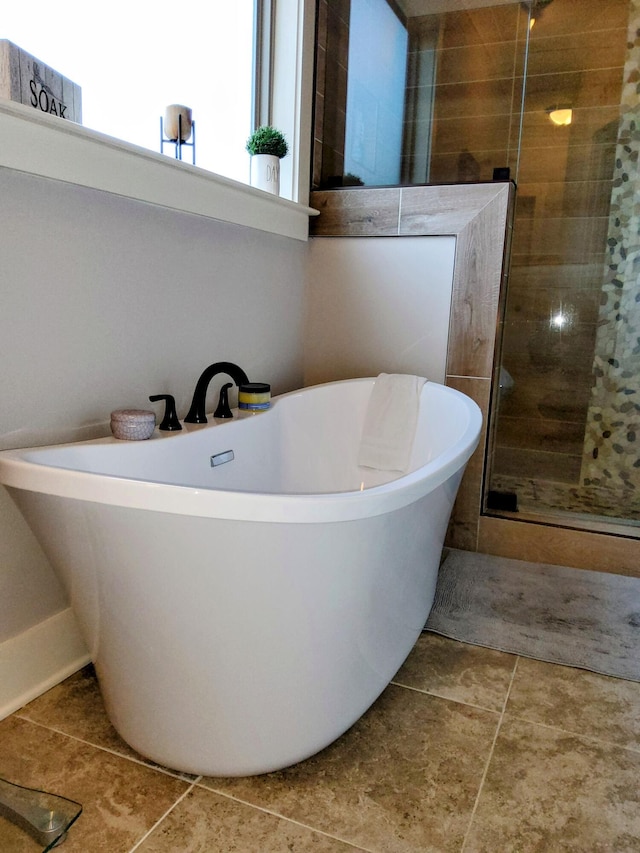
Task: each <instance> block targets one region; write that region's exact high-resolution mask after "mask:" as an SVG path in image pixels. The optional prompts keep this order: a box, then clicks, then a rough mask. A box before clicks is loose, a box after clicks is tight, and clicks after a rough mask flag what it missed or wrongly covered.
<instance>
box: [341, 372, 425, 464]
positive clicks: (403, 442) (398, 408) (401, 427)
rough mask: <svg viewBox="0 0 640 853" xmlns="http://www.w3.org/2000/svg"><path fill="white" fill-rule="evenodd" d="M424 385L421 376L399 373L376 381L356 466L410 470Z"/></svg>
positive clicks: (382, 375) (385, 374) (389, 374)
mask: <svg viewBox="0 0 640 853" xmlns="http://www.w3.org/2000/svg"><path fill="white" fill-rule="evenodd" d="M425 382H426V380H425V379H423V378H422V377H421V376H406V375H404V374H401V373H381V374H380V375H379V376H378V377H377V379H376V381H375V382H374V385H373V389H372V391H371V396H370V398H369V404H368V407H367V411H366V414H365V419H364V426H363V429H362V437H361V439H360V449H359V453H358V465H362V466H364V467H366V468H376V469H378V470H380V471H402V472H406V471H408V470H409V462H410V460H411V450H412V448H413V439H414V436H415V432H416V424H417V422H418V409H419V407H420V393H421V391H422V386H423V385H424V383H425Z"/></svg>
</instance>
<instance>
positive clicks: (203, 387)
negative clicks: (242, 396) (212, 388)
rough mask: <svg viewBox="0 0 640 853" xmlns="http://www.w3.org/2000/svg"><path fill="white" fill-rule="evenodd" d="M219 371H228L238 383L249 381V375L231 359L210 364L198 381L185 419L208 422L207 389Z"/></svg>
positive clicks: (193, 421) (188, 421)
mask: <svg viewBox="0 0 640 853" xmlns="http://www.w3.org/2000/svg"><path fill="white" fill-rule="evenodd" d="M218 373H226V374H227V376H230V377H231V378H232V379H233V381H234V382H235V383H236V385H242V384H243V383H245V382H248V381H249V377H248V376H247V374H246V373H245V372H244V370H243V369H242V368H241V367H238V365H237V364H233V363H232V362H231V361H216V362H215V364H210V365H209V367H207V368H206V370H204V371H203V372H202V376H201V377H200V379H198V381H197V383H196V390H195V391H194V392H193V400H192V402H191V408H190V409H189V411H188V412H187V416H186V418H185V421H186V422H187V423H189V424H206V423H207V416H206V414H205V406H206V399H207V390H208V389H209V383H210V382H211V380H212V379H213V377H214V376H216V375H217V374H218Z"/></svg>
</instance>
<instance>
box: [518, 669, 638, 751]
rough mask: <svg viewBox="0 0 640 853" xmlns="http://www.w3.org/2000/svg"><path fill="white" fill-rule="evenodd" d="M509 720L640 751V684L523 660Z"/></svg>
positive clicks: (580, 670)
mask: <svg viewBox="0 0 640 853" xmlns="http://www.w3.org/2000/svg"><path fill="white" fill-rule="evenodd" d="M507 714H509V715H513V716H516V717H519V718H521V719H525V720H530V721H532V722H535V723H542V724H544V725H547V726H555V727H557V728H560V729H564V730H566V731H568V732H574V733H576V734H581V735H586V736H588V737H594V738H599V739H602V740H605V741H611V742H612V743H616V744H619V745H620V746H627V747H631V748H635V749H640V683H637V682H635V681H624V680H622V679H620V678H609V677H607V676H606V675H598V674H597V673H593V672H586V671H585V670H582V669H573V668H572V667H567V666H557V665H556V664H551V663H543V662H541V661H535V660H528V659H526V658H520V660H519V661H518V666H517V669H516V674H515V677H514V679H513V686H512V688H511V693H510V695H509V702H508V705H507Z"/></svg>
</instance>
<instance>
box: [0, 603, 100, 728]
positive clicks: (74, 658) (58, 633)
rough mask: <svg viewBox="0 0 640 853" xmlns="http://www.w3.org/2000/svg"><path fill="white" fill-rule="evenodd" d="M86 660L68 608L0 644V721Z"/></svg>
mask: <svg viewBox="0 0 640 853" xmlns="http://www.w3.org/2000/svg"><path fill="white" fill-rule="evenodd" d="M90 660H91V656H90V655H89V653H88V652H87V647H86V645H85V644H84V641H83V640H82V637H81V636H80V633H79V632H78V626H77V624H76V620H75V617H74V615H73V613H72V612H71V608H67V609H66V610H62V611H61V612H60V613H56V614H55V616H50V617H49V618H48V619H45V621H44V622H40V623H39V624H38V625H34V626H33V627H32V628H29V629H28V630H27V631H24V632H23V633H22V634H18V636H17V637H12V638H11V639H10V640H5V642H4V643H0V720H3V719H4V718H5V717H8V716H9V714H13V712H14V711H17V710H18V709H19V708H22V707H23V706H24V705H26V704H27V702H30V701H31V700H32V699H35V698H36V696H40V695H41V694H42V693H44V692H45V691H46V690H49V688H50V687H54V686H55V685H56V684H59V683H60V682H61V681H64V679H65V678H67V677H68V676H70V675H72V674H73V673H74V672H77V670H79V669H81V668H82V667H83V666H85V665H86V664H87V663H89V661H90Z"/></svg>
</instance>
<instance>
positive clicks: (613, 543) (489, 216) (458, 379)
mask: <svg viewBox="0 0 640 853" xmlns="http://www.w3.org/2000/svg"><path fill="white" fill-rule="evenodd" d="M514 198H515V189H514V187H513V185H512V184H510V183H499V182H487V183H479V184H452V185H440V186H417V187H392V188H371V189H369V188H341V189H335V190H326V191H316V192H312V193H311V200H310V204H311V206H312V207H314V208H315V209H316V210H318V211H320V215H319V216H318V217H316V218H315V219H314V220H312V221H311V236H312V237H339V236H344V237H364V236H372V237H373V236H388V237H392V236H407V235H411V236H418V235H424V236H430V235H431V236H434V235H437V236H447V235H453V236H455V238H456V252H455V262H454V280H453V292H452V307H451V318H450V325H449V344H448V350H447V368H446V384H447V385H449V386H451V387H453V388H457V389H458V390H460V391H462V392H464V393H465V394H467V395H468V396H469V397H471V398H472V399H473V400H475V401H476V403H477V404H478V405H479V406H480V408H481V410H482V413H483V418H484V428H483V433H482V436H481V438H480V444H479V446H478V449H477V451H476V452H475V453H474V455H473V456H472V458H471V460H470V461H469V464H468V466H467V470H466V472H465V475H464V478H463V481H462V484H461V486H460V490H459V492H458V498H457V500H456V504H455V507H454V511H453V514H452V519H451V523H450V526H449V531H448V535H447V544H448V545H450V546H451V547H456V548H462V549H465V550H469V551H480V552H482V553H487V554H496V555H500V556H506V557H512V558H515V559H523V560H533V561H539V562H547V563H558V564H562V565H567V566H575V567H577V568H585V569H596V570H598V571H611V572H618V573H620V574H631V575H639V574H640V569H639V568H638V566H640V541H639V540H637V539H630V538H625V537H623V536H612V535H609V534H607V533H606V532H602V531H587V530H573V529H569V528H566V527H560V526H554V525H552V524H544V523H529V522H526V521H516V520H514V519H507V518H494V517H490V516H483V515H482V514H481V509H482V484H483V476H484V468H485V464H486V462H487V454H488V452H489V446H490V443H489V441H488V434H487V427H488V424H489V415H490V408H491V404H492V396H493V395H495V393H496V391H497V382H496V381H495V379H496V377H497V374H498V369H499V365H498V363H497V355H498V345H499V341H500V338H501V334H502V317H503V308H504V299H505V295H506V284H507V274H508V265H507V264H506V263H505V258H507V257H508V250H509V246H510V241H511V236H512V219H513V203H514Z"/></svg>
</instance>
